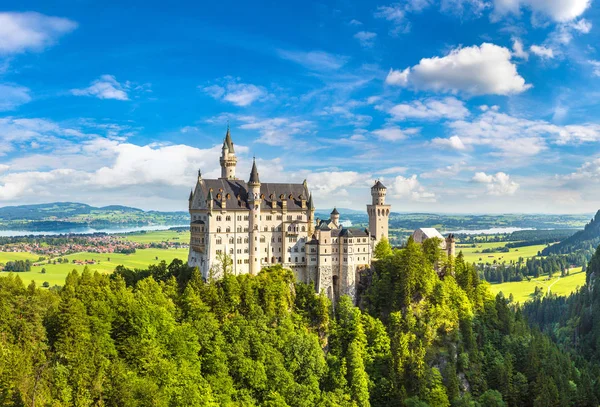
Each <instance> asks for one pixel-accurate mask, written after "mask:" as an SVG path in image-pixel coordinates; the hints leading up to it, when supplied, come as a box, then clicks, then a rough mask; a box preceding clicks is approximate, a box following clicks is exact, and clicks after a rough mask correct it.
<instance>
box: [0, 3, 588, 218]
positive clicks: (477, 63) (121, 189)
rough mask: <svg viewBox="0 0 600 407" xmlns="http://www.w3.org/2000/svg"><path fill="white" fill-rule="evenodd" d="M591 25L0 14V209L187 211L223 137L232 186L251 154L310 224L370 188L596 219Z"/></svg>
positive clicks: (508, 17)
mask: <svg viewBox="0 0 600 407" xmlns="http://www.w3.org/2000/svg"><path fill="white" fill-rule="evenodd" d="M50 3H52V4H50ZM204 3H207V4H204ZM208 3H213V4H208ZM0 6H1V4H0ZM6 7H18V8H16V9H15V8H6ZM598 15H599V10H598V6H597V5H596V4H595V3H593V2H592V1H591V0H568V1H567V0H564V1H563V0H442V1H434V0H415V1H404V2H386V1H379V2H372V1H362V2H350V1H335V2H190V3H189V4H184V3H178V4H177V5H175V4H165V3H164V2H143V3H142V2H126V3H125V4H124V2H106V1H104V2H94V1H85V0H83V1H55V2H42V1H28V0H23V1H21V2H19V4H15V3H11V4H10V5H9V4H8V3H5V4H4V7H0V205H12V204H26V203H39V202H52V201H79V202H85V203H89V204H92V205H106V204H125V205H132V206H137V207H141V208H144V209H161V210H185V209H186V208H187V195H188V193H189V189H190V188H191V187H192V186H193V185H194V182H195V178H196V173H197V170H198V168H201V169H202V171H203V174H204V176H205V177H218V174H219V167H218V165H219V164H218V157H219V153H220V145H221V143H222V139H223V136H224V133H225V129H226V126H227V123H228V122H229V123H230V126H231V131H232V136H233V140H234V143H236V145H237V149H236V150H237V153H238V157H239V164H238V175H239V176H240V177H241V178H247V176H248V174H249V168H250V165H251V160H252V156H253V155H255V156H256V157H257V162H258V166H259V171H260V173H261V180H264V181H280V182H281V181H294V182H302V180H303V179H307V180H308V183H309V186H310V187H311V189H312V190H313V191H314V195H315V201H316V205H317V206H318V207H322V208H327V207H332V206H334V205H337V206H339V207H350V208H354V209H362V208H364V205H365V204H366V203H367V202H368V201H369V199H370V195H369V187H370V185H371V183H372V182H373V180H375V179H381V180H382V181H383V182H384V184H386V185H387V187H388V197H389V201H390V202H391V203H392V205H393V208H394V210H396V211H419V212H452V213H454V212H471V213H489V212H536V213H540V212H544V213H581V212H593V211H595V210H597V209H598V208H599V207H600V189H599V188H598V180H599V179H600V177H599V175H600V144H599V141H600V119H599V117H600V116H599V114H600V105H599V104H598V103H597V100H598V96H599V95H600V50H598V49H596V47H597V45H596V44H597V43H598V39H599V36H598V29H599V28H600V22H599V21H598Z"/></svg>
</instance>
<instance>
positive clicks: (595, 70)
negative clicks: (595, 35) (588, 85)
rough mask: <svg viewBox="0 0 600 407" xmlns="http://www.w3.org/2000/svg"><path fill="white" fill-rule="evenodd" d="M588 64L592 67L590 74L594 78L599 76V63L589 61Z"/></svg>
mask: <svg viewBox="0 0 600 407" xmlns="http://www.w3.org/2000/svg"><path fill="white" fill-rule="evenodd" d="M588 63H589V64H590V65H591V66H592V73H593V74H594V76H600V61H595V60H593V59H590V60H589V61H588Z"/></svg>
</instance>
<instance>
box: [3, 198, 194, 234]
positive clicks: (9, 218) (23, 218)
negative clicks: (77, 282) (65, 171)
mask: <svg viewBox="0 0 600 407" xmlns="http://www.w3.org/2000/svg"><path fill="white" fill-rule="evenodd" d="M188 218H189V215H188V213H187V212H159V211H143V210H142V209H138V208H131V207H128V206H122V205H109V206H104V207H100V208H97V207H94V206H91V205H87V204H82V203H77V202H53V203H47V204H37V205H19V206H5V207H1V208H0V229H4V230H6V229H13V230H27V231H52V230H61V229H66V228H73V227H91V228H108V227H111V226H119V227H122V226H146V225H181V224H185V223H187V222H188Z"/></svg>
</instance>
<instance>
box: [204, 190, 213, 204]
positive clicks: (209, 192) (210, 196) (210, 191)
mask: <svg viewBox="0 0 600 407" xmlns="http://www.w3.org/2000/svg"><path fill="white" fill-rule="evenodd" d="M206 200H207V201H209V202H210V201H212V200H213V194H212V188H211V189H209V190H208V195H207V196H206Z"/></svg>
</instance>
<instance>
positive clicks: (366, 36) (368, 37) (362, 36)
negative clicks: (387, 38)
mask: <svg viewBox="0 0 600 407" xmlns="http://www.w3.org/2000/svg"><path fill="white" fill-rule="evenodd" d="M376 37H377V34H376V33H374V32H370V31H359V32H357V33H356V34H354V38H356V39H357V40H358V42H359V43H360V45H361V46H363V47H365V48H370V47H372V46H373V45H374V44H375V38H376Z"/></svg>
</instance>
